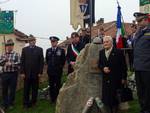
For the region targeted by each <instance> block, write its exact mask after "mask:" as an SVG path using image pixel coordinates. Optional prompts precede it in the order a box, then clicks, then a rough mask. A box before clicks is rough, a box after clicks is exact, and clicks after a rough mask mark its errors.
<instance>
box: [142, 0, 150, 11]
mask: <svg viewBox="0 0 150 113" xmlns="http://www.w3.org/2000/svg"><path fill="white" fill-rule="evenodd" d="M140 12H143V13H150V0H140Z"/></svg>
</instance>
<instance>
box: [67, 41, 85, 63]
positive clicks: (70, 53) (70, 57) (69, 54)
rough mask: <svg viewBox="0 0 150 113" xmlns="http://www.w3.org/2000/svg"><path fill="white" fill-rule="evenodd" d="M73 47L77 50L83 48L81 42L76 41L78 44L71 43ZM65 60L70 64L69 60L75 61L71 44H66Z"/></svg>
mask: <svg viewBox="0 0 150 113" xmlns="http://www.w3.org/2000/svg"><path fill="white" fill-rule="evenodd" d="M73 45H74V47H75V49H77V50H78V51H79V52H80V51H81V50H82V49H83V44H82V43H80V42H79V43H78V44H76V45H75V44H73ZM66 60H67V62H68V64H70V62H71V61H73V62H75V61H76V56H75V55H74V53H73V50H72V48H71V44H69V45H68V48H67V55H66Z"/></svg>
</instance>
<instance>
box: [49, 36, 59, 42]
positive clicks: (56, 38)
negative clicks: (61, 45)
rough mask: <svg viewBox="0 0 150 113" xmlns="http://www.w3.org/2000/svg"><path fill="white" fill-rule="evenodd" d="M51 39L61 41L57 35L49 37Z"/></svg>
mask: <svg viewBox="0 0 150 113" xmlns="http://www.w3.org/2000/svg"><path fill="white" fill-rule="evenodd" d="M49 39H50V40H51V41H59V38H58V37H56V36H51V37H49Z"/></svg>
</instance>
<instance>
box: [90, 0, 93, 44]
mask: <svg viewBox="0 0 150 113" xmlns="http://www.w3.org/2000/svg"><path fill="white" fill-rule="evenodd" d="M92 9H93V7H92V0H90V43H91V41H92V24H93V23H92Z"/></svg>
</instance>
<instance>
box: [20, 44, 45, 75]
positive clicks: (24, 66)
mask: <svg viewBox="0 0 150 113" xmlns="http://www.w3.org/2000/svg"><path fill="white" fill-rule="evenodd" d="M43 66H44V57H43V49H42V48H40V47H38V46H34V47H33V48H31V47H30V46H27V47H24V48H23V49H22V54H21V71H22V73H24V74H25V76H26V77H27V78H28V77H30V75H32V77H33V78H34V77H37V76H38V74H42V73H43Z"/></svg>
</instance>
